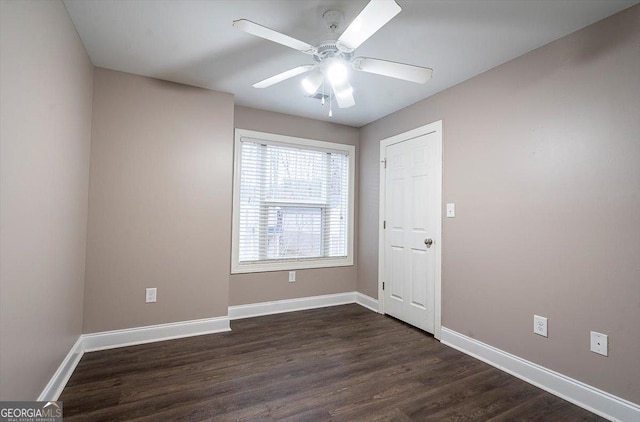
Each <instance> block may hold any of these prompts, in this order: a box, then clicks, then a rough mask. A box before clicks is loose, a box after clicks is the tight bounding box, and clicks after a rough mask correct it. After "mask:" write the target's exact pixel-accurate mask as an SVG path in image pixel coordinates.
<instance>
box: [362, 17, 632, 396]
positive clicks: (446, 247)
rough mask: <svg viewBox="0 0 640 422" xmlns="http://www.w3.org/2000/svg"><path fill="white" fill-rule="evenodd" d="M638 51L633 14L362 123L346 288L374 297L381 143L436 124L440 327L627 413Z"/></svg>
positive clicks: (600, 25)
mask: <svg viewBox="0 0 640 422" xmlns="http://www.w3.org/2000/svg"><path fill="white" fill-rule="evenodd" d="M638 45H640V6H635V7H632V8H631V9H628V10H627V11H624V12H621V13H619V14H617V15H614V16H613V17H611V18H608V19H606V20H604V21H601V22H599V23H597V24H595V25H593V26H590V27H588V28H586V29H584V30H581V31H579V32H577V33H574V34H572V35H569V36H567V37H566V38H563V39H560V40H558V41H556V42H553V43H551V44H549V45H547V46H545V47H542V48H540V49H538V50H535V51H533V52H531V53H529V54H526V55H525V56H522V57H520V58H518V59H515V60H513V61H511V62H509V63H507V64H505V65H502V66H500V67H498V68H495V69H493V70H491V71H489V72H486V73H484V74H482V75H480V76H478V77H475V78H473V79H471V80H469V81H467V82H465V83H462V84H460V85H458V86H456V87H453V88H451V89H448V90H446V91H444V92H442V93H440V94H438V95H436V96H434V97H431V98H429V99H427V100H424V101H422V102H419V103H417V104H415V105H413V106H411V107H408V108H406V109H404V110H401V111H399V112H397V113H395V114H393V115H390V116H388V117H386V118H383V119H381V120H378V121H376V122H374V123H372V124H370V125H368V126H366V127H364V128H363V129H362V132H361V150H362V156H361V173H360V180H361V181H362V185H361V195H360V206H361V208H360V210H361V212H360V216H361V230H360V245H361V249H360V266H359V275H360V278H359V284H358V290H359V291H362V292H364V293H367V294H370V295H374V294H375V293H376V279H377V271H376V265H377V260H376V259H375V258H376V256H377V241H376V239H377V230H376V221H377V213H378V196H377V186H378V165H379V164H378V155H379V153H378V151H379V142H378V141H379V140H381V139H384V138H386V137H388V136H390V135H394V134H397V133H401V132H404V131H406V130H409V129H412V128H414V127H417V126H421V125H424V124H427V123H430V122H433V121H436V120H440V119H442V120H443V124H444V129H443V133H444V198H443V199H444V202H445V203H446V202H455V203H456V214H457V216H456V218H455V219H444V222H443V229H444V239H443V326H445V327H448V328H450V329H453V330H455V331H458V332H460V333H463V334H465V335H468V336H470V337H472V338H476V339H478V340H480V341H483V342H485V343H488V344H490V345H492V346H495V347H498V348H500V349H502V350H506V351H508V352H510V353H513V354H515V355H517V356H521V357H523V358H525V359H528V360H531V361H533V362H536V363H538V364H541V365H543V366H545V367H548V368H551V369H553V370H556V371H558V372H560V373H563V374H566V375H568V376H570V377H573V378H575V379H578V380H580V381H583V382H586V383H588V384H590V385H593V386H596V387H598V388H601V389H603V390H605V391H608V392H611V393H613V394H616V395H618V396H620V397H623V398H625V399H628V400H631V401H633V402H635V403H640V382H638V380H640V365H638V356H639V355H640V331H639V330H640V328H639V321H640V264H639V263H640V212H639V210H640V164H639V163H640V119H639V118H638V116H639V115H640V55H639V50H638ZM534 313H536V314H538V315H543V316H546V317H547V318H549V338H543V337H540V336H536V335H534V334H533V333H532V319H533V314H534ZM590 330H594V331H599V332H602V333H606V334H608V335H609V341H610V350H609V352H610V353H609V357H602V356H599V355H596V354H594V353H591V352H590V351H589V331H590Z"/></svg>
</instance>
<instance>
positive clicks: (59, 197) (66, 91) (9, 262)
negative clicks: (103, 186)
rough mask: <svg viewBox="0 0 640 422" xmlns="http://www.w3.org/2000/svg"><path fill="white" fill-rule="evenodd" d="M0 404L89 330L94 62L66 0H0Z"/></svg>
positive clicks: (30, 389)
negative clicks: (85, 303) (85, 321)
mask: <svg viewBox="0 0 640 422" xmlns="http://www.w3.org/2000/svg"><path fill="white" fill-rule="evenodd" d="M0 30H1V32H0V34H1V35H0V51H2V53H1V54H0V93H1V95H0V121H1V124H0V150H1V153H0V156H1V158H0V160H1V161H0V186H1V187H0V192H1V197H0V214H1V216H2V217H1V230H0V261H1V263H0V266H1V269H0V337H1V341H0V400H34V399H36V398H37V397H38V396H39V395H40V393H41V392H42V390H43V389H44V387H45V386H46V384H47V382H48V381H49V379H50V378H51V376H52V375H53V373H54V372H55V371H56V369H57V368H58V366H59V365H60V363H61V362H62V360H63V359H64V357H65V356H66V354H67V353H68V352H69V350H70V349H71V347H72V346H73V344H74V343H75V341H76V340H77V339H78V337H79V335H80V333H81V329H82V294H83V285H84V266H85V242H86V227H87V191H88V184H89V148H90V139H91V95H92V78H93V66H92V65H91V62H90V61H89V58H88V56H87V54H86V53H85V50H84V47H83V46H82V44H81V42H80V39H79V38H78V35H77V34H76V31H75V29H74V27H73V24H72V23H71V20H70V19H69V16H68V15H67V11H66V9H65V8H64V5H63V4H62V2H59V1H55V2H54V1H51V2H35V1H28V2H27V1H22V2H5V1H2V2H0Z"/></svg>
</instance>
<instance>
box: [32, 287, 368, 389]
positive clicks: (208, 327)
mask: <svg viewBox="0 0 640 422" xmlns="http://www.w3.org/2000/svg"><path fill="white" fill-rule="evenodd" d="M349 303H358V304H360V305H362V306H364V307H365V308H368V309H370V310H372V311H374V312H378V301H377V300H376V299H373V298H371V297H369V296H366V295H363V294H362V293H357V292H347V293H337V294H332V295H323V296H311V297H303V298H298V299H288V300H277V301H274V302H262V303H253V304H249V305H238V306H230V307H229V316H228V317H227V316H224V317H217V318H206V319H198V320H192V321H182V322H174V323H170V324H160V325H149V326H146V327H136V328H128V329H124V330H115V331H104V332H100V333H91V334H83V335H81V336H80V337H79V338H78V340H77V341H76V343H75V344H74V345H73V347H72V348H71V350H70V351H69V353H68V354H67V356H66V357H65V359H64V360H63V361H62V363H61V364H60V366H59V367H58V370H57V371H56V373H55V374H54V375H53V377H51V380H50V381H49V383H48V384H47V386H46V387H45V388H44V390H43V391H42V393H41V394H40V396H39V397H38V400H46V401H49V400H51V401H54V400H57V399H58V398H59V397H60V394H61V393H62V390H63V389H64V387H65V386H66V385H67V382H68V381H69V378H70V377H71V374H73V371H74V370H75V369H76V366H77V365H78V362H80V358H82V355H83V354H84V353H85V352H94V351H97V350H106V349H114V348H117V347H124V346H133V345H136V344H144V343H153V342H156V341H164V340H172V339H176V338H183V337H191V336H199V335H203V334H213V333H220V332H224V331H231V328H230V326H229V321H230V320H233V319H241V318H250V317H255V316H261V315H270V314H278V313H282V312H292V311H301V310H304V309H314V308H324V307H327V306H336V305H346V304H349Z"/></svg>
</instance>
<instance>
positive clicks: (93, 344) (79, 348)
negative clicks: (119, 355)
mask: <svg viewBox="0 0 640 422" xmlns="http://www.w3.org/2000/svg"><path fill="white" fill-rule="evenodd" d="M230 330H231V328H230V327H229V318H228V317H226V316H224V317H218V318H206V319H198V320H193V321H182V322H175V323H170V324H160V325H150V326H147V327H136V328H129V329H125V330H116V331H105V332H102V333H92V334H83V335H81V336H80V337H79V338H78V340H77V341H76V343H75V344H74V345H73V347H72V348H71V350H70V351H69V353H68V354H67V356H66V357H65V358H64V360H63V361H62V363H61V364H60V366H59V367H58V370H57V371H56V373H55V374H53V377H51V380H49V383H48V384H47V386H46V387H45V388H44V390H42V393H41V394H40V396H39V397H38V400H40V401H55V400H58V398H59V397H60V394H61V393H62V390H64V387H65V386H66V385H67V382H68V381H69V378H71V374H73V371H74V370H75V369H76V366H77V365H78V362H80V359H81V358H82V356H83V355H84V353H85V352H93V351H96V350H105V349H114V348H116V347H123V346H133V345H136V344H143V343H151V342H156V341H163V340H171V339H176V338H182V337H191V336H199V335H202V334H212V333H219V332H222V331H230Z"/></svg>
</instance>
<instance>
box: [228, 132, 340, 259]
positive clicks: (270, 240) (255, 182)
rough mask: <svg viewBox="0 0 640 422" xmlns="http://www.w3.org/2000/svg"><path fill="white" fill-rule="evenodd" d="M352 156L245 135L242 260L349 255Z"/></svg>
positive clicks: (241, 191) (240, 231)
mask: <svg viewBox="0 0 640 422" xmlns="http://www.w3.org/2000/svg"><path fill="white" fill-rule="evenodd" d="M348 158H349V157H348V153H347V152H345V151H331V150H323V149H320V148H311V147H305V146H295V145H287V144H276V143H272V142H267V141H264V140H259V139H252V138H242V139H241V148H240V160H241V162H240V187H239V204H238V205H239V209H238V210H237V212H238V220H239V221H238V222H239V224H238V264H239V265H251V264H252V263H264V262H269V261H279V262H285V261H299V260H318V259H331V258H340V257H343V258H344V257H347V253H348V243H347V242H348V231H349V230H348V222H349V218H348V217H349V215H348V213H349V159H348ZM236 188H237V187H236Z"/></svg>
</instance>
